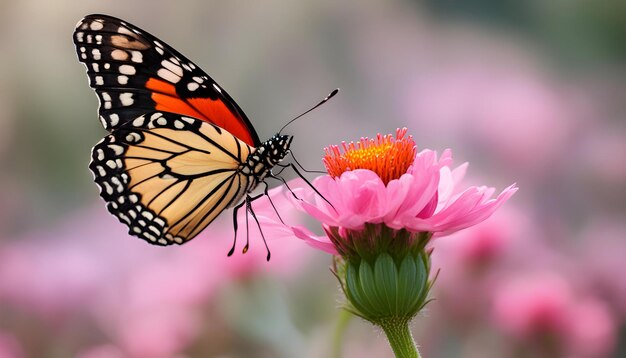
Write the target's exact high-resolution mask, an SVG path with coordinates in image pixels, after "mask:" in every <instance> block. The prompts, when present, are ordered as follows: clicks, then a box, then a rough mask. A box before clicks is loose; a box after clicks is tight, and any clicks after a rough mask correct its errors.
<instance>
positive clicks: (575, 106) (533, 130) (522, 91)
mask: <svg viewBox="0 0 626 358" xmlns="http://www.w3.org/2000/svg"><path fill="white" fill-rule="evenodd" d="M439 67H440V68H437V69H435V70H431V71H429V72H427V73H423V74H421V75H420V76H417V77H416V79H415V80H414V81H413V82H412V83H409V84H408V88H407V90H406V91H404V92H403V93H405V94H406V96H405V97H404V107H405V114H404V115H405V116H406V117H407V118H413V119H414V120H415V121H416V123H419V126H420V128H423V130H424V131H425V132H426V134H425V135H428V133H429V132H430V133H431V134H436V133H446V134H448V135H450V134H455V133H456V134H457V135H458V136H459V138H458V139H459V141H460V142H461V143H468V144H469V145H470V146H472V147H474V148H478V149H479V150H481V153H485V154H487V155H489V156H491V157H490V159H492V160H499V161H500V163H501V165H514V166H515V167H516V168H520V167H521V168H524V170H525V171H526V172H533V173H534V172H538V171H540V170H545V168H546V166H550V167H552V166H554V163H555V161H556V160H557V158H559V157H560V156H561V155H563V153H565V151H566V150H568V148H569V145H570V142H569V141H570V140H571V139H573V134H574V132H575V130H576V129H577V126H580V123H581V122H582V117H583V115H584V113H585V111H587V108H586V106H587V105H586V104H585V100H584V99H585V96H584V95H583V94H576V93H572V92H573V91H572V90H570V89H568V88H565V86H563V85H560V84H558V82H557V81H551V80H550V79H549V78H547V75H546V74H545V73H542V72H541V70H539V69H537V68H533V67H534V66H533V65H530V64H523V65H519V64H516V65H512V64H510V63H506V62H505V63H498V62H495V63H494V62H478V61H463V59H462V58H460V59H459V60H458V62H453V63H446V64H441V65H440V66H439ZM529 143H532V145H529Z"/></svg>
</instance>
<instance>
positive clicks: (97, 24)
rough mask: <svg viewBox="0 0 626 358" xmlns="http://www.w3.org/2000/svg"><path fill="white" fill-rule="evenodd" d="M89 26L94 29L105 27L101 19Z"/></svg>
mask: <svg viewBox="0 0 626 358" xmlns="http://www.w3.org/2000/svg"><path fill="white" fill-rule="evenodd" d="M89 28H90V29H92V30H93V31H98V30H102V29H103V28H104V24H103V23H102V22H100V21H97V20H96V21H94V22H92V23H91V24H90V25H89Z"/></svg>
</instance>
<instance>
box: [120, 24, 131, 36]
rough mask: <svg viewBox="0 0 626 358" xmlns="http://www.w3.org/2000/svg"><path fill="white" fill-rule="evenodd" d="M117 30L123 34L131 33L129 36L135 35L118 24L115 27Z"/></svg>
mask: <svg viewBox="0 0 626 358" xmlns="http://www.w3.org/2000/svg"><path fill="white" fill-rule="evenodd" d="M117 32H119V33H120V34H125V35H131V36H133V37H134V36H135V34H134V33H132V32H131V31H130V30H129V29H127V28H125V27H124V26H120V27H119V28H118V29H117Z"/></svg>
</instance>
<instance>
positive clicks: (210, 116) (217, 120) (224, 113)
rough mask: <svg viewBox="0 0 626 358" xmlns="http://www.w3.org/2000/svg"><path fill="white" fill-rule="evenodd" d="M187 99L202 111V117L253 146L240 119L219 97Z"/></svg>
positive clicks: (248, 133) (252, 141) (250, 137)
mask: <svg viewBox="0 0 626 358" xmlns="http://www.w3.org/2000/svg"><path fill="white" fill-rule="evenodd" d="M188 101H189V103H191V105H192V106H193V107H195V108H197V109H198V111H200V112H202V114H203V117H202V118H206V119H207V120H208V121H209V122H211V123H213V124H215V125H216V126H218V127H221V128H224V129H226V130H227V131H228V132H229V133H230V134H232V135H234V136H235V137H237V138H239V139H241V140H242V141H244V142H245V143H246V144H248V145H250V146H253V147H254V146H255V143H254V140H253V139H252V136H251V135H250V132H249V131H248V129H247V128H246V126H245V124H244V123H243V121H242V119H241V118H239V117H238V116H236V115H235V114H234V113H233V112H231V110H230V109H228V107H226V104H224V102H222V101H220V100H219V99H218V100H215V101H214V100H211V99H209V98H190V99H189V100H188Z"/></svg>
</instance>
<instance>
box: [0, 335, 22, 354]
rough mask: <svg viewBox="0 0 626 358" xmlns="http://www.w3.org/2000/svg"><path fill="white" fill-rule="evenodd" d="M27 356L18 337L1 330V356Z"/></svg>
mask: <svg viewBox="0 0 626 358" xmlns="http://www.w3.org/2000/svg"><path fill="white" fill-rule="evenodd" d="M25 356H26V355H25V354H24V351H23V350H22V347H21V345H20V343H19V342H18V341H17V339H16V338H15V337H14V336H13V335H11V334H8V333H4V332H2V331H0V357H2V358H5V357H6V358H20V357H25Z"/></svg>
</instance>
